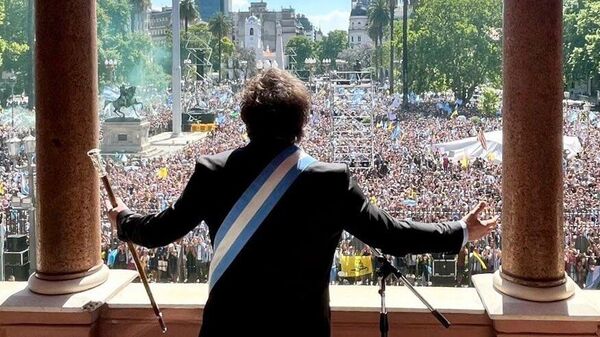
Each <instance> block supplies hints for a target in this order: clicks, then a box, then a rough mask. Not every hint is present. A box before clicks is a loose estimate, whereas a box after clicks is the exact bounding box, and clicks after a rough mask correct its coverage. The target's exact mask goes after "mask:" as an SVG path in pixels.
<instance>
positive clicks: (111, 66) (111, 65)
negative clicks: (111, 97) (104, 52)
mask: <svg viewBox="0 0 600 337" xmlns="http://www.w3.org/2000/svg"><path fill="white" fill-rule="evenodd" d="M117 63H118V61H117V60H115V59H107V60H104V65H105V66H106V69H108V71H109V72H110V81H111V82H114V81H115V68H116V67H117Z"/></svg>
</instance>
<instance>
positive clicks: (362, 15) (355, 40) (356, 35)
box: [348, 1, 373, 48]
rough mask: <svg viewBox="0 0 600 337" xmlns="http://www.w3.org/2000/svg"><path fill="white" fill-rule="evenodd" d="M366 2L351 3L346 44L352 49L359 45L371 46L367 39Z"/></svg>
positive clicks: (367, 18) (367, 17)
mask: <svg viewBox="0 0 600 337" xmlns="http://www.w3.org/2000/svg"><path fill="white" fill-rule="evenodd" d="M367 8H368V2H367V1H353V2H352V11H351V12H350V22H349V26H348V44H349V45H350V48H354V47H356V46H359V45H361V44H371V43H372V42H373V41H371V38H370V37H369V32H368V28H369V16H368V14H367Z"/></svg>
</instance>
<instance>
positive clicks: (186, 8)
mask: <svg viewBox="0 0 600 337" xmlns="http://www.w3.org/2000/svg"><path fill="white" fill-rule="evenodd" d="M179 11H180V12H179V14H180V15H181V18H182V19H183V22H184V23H185V33H186V35H187V32H188V22H189V21H194V20H195V19H197V18H198V10H197V9H196V5H195V4H194V0H181V5H180V7H179Z"/></svg>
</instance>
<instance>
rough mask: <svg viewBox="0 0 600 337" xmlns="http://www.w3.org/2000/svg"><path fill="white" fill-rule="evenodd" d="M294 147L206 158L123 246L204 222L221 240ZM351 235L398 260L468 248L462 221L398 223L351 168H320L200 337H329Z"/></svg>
mask: <svg viewBox="0 0 600 337" xmlns="http://www.w3.org/2000/svg"><path fill="white" fill-rule="evenodd" d="M286 146H289V144H283V143H278V142H259V141H253V142H251V143H250V144H249V145H247V146H245V147H243V148H240V149H237V150H235V151H229V152H224V153H220V154H217V155H214V156H204V157H201V158H200V159H199V160H198V162H197V163H196V168H195V172H194V174H193V175H192V177H191V178H190V180H189V182H188V184H187V186H186V187H185V190H184V191H183V193H182V195H181V196H180V198H179V199H178V200H177V201H176V202H175V204H174V205H173V207H171V208H168V209H166V210H164V211H163V212H161V213H158V214H151V215H146V216H142V215H139V214H135V213H133V212H130V211H123V212H121V213H120V214H119V216H118V232H119V238H120V239H122V240H131V241H133V242H134V243H136V244H139V245H143V246H146V247H158V246H163V245H166V244H168V243H170V242H172V241H174V240H176V239H178V238H180V237H182V236H183V235H185V234H186V233H187V232H189V231H190V230H192V229H193V228H194V227H195V226H196V225H198V224H199V223H200V221H201V220H204V221H205V222H206V223H207V225H208V227H209V229H210V236H211V239H213V241H214V237H215V233H216V232H217V230H218V229H219V226H220V225H221V223H222V221H223V219H224V218H225V216H226V215H227V213H228V212H229V211H230V209H231V208H232V206H233V204H234V203H235V202H236V201H237V200H238V198H239V197H240V195H241V194H242V193H243V192H244V191H245V190H246V188H247V187H248V186H249V185H250V183H251V182H252V181H253V180H254V179H255V178H256V177H257V176H258V175H259V174H260V172H261V171H262V170H263V169H264V167H265V166H266V165H267V164H268V163H269V162H270V161H271V160H272V159H273V158H274V157H275V156H276V155H277V154H278V153H279V152H280V151H282V150H283V149H284V148H285V147H286ZM342 230H347V231H348V232H350V233H352V234H354V235H355V236H356V237H358V238H359V239H361V240H363V241H364V242H365V243H367V244H369V245H371V246H374V247H379V248H382V249H383V251H384V252H386V253H388V254H393V255H404V254H407V253H421V252H453V253H457V252H458V251H459V249H460V248H461V245H462V240H463V230H462V227H461V226H460V223H458V222H447V223H435V224H425V223H418V222H412V221H404V220H397V219H394V218H392V217H391V216H390V215H388V214H387V213H386V212H384V211H382V210H380V209H378V208H377V207H376V206H374V205H372V204H371V203H370V202H369V200H368V199H367V198H366V197H365V196H364V195H363V193H362V192H361V190H360V188H359V187H358V186H357V184H356V183H355V182H354V181H353V180H352V178H351V176H350V172H349V171H348V168H347V166H346V165H341V164H329V163H322V162H316V163H314V164H313V165H312V166H310V167H309V168H308V169H307V170H306V171H304V172H303V173H302V174H301V175H300V176H299V177H298V179H297V180H296V181H295V182H294V184H293V185H292V186H291V187H290V188H289V190H288V191H287V192H286V194H285V195H284V196H283V197H282V198H281V200H280V201H279V203H278V204H277V205H276V206H275V208H274V209H273V210H272V212H271V213H270V214H269V215H268V217H267V218H266V219H265V221H264V222H263V224H262V225H261V226H260V227H259V228H258V230H257V231H256V233H255V234H254V236H253V237H252V238H251V239H250V240H249V241H248V243H247V245H246V246H245V247H244V248H243V250H242V251H241V252H240V254H239V255H238V256H237V258H236V259H235V260H234V261H233V263H232V264H231V265H230V267H229V269H228V270H227V271H226V272H225V273H224V274H223V276H222V277H221V279H220V280H219V282H218V283H217V284H216V285H215V287H214V288H213V290H212V291H211V294H210V296H209V299H208V301H207V303H206V306H205V308H204V317H203V323H202V328H201V331H200V336H203V337H207V336H234V335H237V333H235V332H238V331H239V329H243V332H244V335H245V336H265V335H268V336H271V335H287V336H290V335H297V336H311V337H320V336H329V335H330V328H329V325H330V319H329V290H328V285H329V273H330V269H331V265H332V261H333V255H334V251H335V248H336V246H337V244H338V242H339V240H340V235H341V233H342ZM373 296H377V295H376V294H373ZM282 329H283V330H282Z"/></svg>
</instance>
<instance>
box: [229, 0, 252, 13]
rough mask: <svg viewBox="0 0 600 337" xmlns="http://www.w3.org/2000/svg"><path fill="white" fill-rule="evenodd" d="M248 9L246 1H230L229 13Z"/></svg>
mask: <svg viewBox="0 0 600 337" xmlns="http://www.w3.org/2000/svg"><path fill="white" fill-rule="evenodd" d="M249 7H250V2H249V1H248V0H231V11H232V12H237V11H242V12H244V11H247V10H248V8H249Z"/></svg>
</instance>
